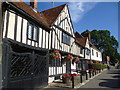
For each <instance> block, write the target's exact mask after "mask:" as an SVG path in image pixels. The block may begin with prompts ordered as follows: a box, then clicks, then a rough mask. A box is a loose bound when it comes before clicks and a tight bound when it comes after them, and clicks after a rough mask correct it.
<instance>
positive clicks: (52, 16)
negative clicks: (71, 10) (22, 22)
mask: <svg viewBox="0 0 120 90" xmlns="http://www.w3.org/2000/svg"><path fill="white" fill-rule="evenodd" d="M66 5H67V4H63V5H61V6H58V7H55V8H52V9H48V10H45V11H42V12H39V14H43V15H44V16H45V18H46V20H47V22H48V24H49V26H51V25H52V24H53V23H54V22H55V20H56V19H57V17H58V16H59V14H60V13H61V11H62V10H63V8H64V7H65V6H66Z"/></svg>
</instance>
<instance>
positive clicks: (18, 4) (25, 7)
mask: <svg viewBox="0 0 120 90" xmlns="http://www.w3.org/2000/svg"><path fill="white" fill-rule="evenodd" d="M10 3H12V4H13V5H15V6H16V7H17V8H19V9H21V10H22V11H24V12H25V13H27V14H28V15H30V16H31V17H33V18H34V19H36V20H37V21H39V22H40V23H41V24H42V25H44V26H45V27H47V28H49V25H48V23H47V21H46V19H45V17H44V15H42V14H38V13H36V12H35V11H34V10H33V9H32V8H31V7H30V6H29V5H27V4H26V3H25V2H10Z"/></svg>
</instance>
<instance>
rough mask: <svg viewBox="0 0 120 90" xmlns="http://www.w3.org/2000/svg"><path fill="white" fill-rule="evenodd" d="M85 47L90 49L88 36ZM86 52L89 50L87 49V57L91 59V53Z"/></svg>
mask: <svg viewBox="0 0 120 90" xmlns="http://www.w3.org/2000/svg"><path fill="white" fill-rule="evenodd" d="M85 48H88V49H90V44H89V40H88V38H87V41H86V45H85ZM86 52H87V50H86V49H85V59H89V60H90V53H89V55H87V54H86Z"/></svg>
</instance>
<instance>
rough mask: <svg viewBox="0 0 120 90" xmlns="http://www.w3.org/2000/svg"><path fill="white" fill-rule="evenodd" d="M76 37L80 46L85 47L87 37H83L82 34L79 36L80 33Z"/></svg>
mask: <svg viewBox="0 0 120 90" xmlns="http://www.w3.org/2000/svg"><path fill="white" fill-rule="evenodd" d="M75 37H76V42H77V43H78V44H80V45H81V46H83V47H85V45H86V41H87V38H86V37H83V36H82V35H81V34H79V33H78V32H76V33H75Z"/></svg>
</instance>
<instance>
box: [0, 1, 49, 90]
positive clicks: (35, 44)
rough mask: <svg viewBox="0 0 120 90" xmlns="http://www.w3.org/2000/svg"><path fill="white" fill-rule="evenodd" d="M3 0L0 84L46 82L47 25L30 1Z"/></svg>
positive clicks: (17, 84)
mask: <svg viewBox="0 0 120 90" xmlns="http://www.w3.org/2000/svg"><path fill="white" fill-rule="evenodd" d="M30 5H31V6H29V5H27V4H26V3H25V2H22V1H20V2H8V1H6V2H3V3H2V10H3V11H2V13H3V18H2V19H3V33H2V39H3V58H2V64H3V65H2V68H3V70H2V81H3V87H7V88H19V87H22V88H26V87H29V88H30V87H31V88H33V87H39V86H45V85H47V84H48V60H49V58H48V57H49V47H50V43H49V33H50V27H49V24H48V23H47V22H46V20H45V18H44V16H43V15H42V14H38V13H37V9H36V8H35V6H34V5H37V2H31V3H30Z"/></svg>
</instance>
